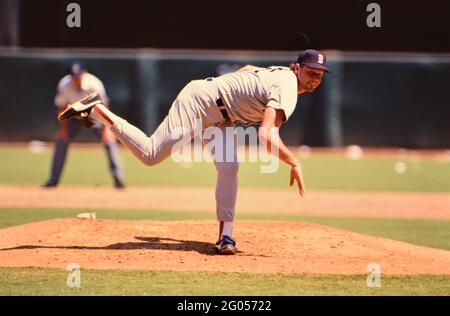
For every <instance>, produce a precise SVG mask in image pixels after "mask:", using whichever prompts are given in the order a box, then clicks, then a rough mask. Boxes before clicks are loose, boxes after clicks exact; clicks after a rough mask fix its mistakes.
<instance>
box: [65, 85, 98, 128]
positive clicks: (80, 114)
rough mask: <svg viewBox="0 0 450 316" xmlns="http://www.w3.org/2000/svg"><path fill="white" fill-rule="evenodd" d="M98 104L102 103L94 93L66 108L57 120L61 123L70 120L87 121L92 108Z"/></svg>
mask: <svg viewBox="0 0 450 316" xmlns="http://www.w3.org/2000/svg"><path fill="white" fill-rule="evenodd" d="M100 103H102V99H101V98H100V95H99V94H98V93H96V92H94V93H91V94H89V95H88V96H86V97H84V98H83V99H81V100H79V101H77V102H75V103H72V104H70V105H69V106H67V109H65V110H64V111H63V112H62V113H61V114H59V115H58V120H60V121H63V120H67V119H70V118H76V119H87V118H88V117H89V114H90V113H91V110H92V109H93V107H94V106H96V105H97V104H100Z"/></svg>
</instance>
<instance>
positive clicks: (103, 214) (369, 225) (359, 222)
mask: <svg viewBox="0 0 450 316" xmlns="http://www.w3.org/2000/svg"><path fill="white" fill-rule="evenodd" d="M86 211H95V212H96V214H97V218H101V219H127V220H144V219H148V220H160V221H165V220H191V219H197V220H206V219H207V220H214V219H215V214H214V212H209V213H208V212H169V211H150V210H85V209H52V208H44V209H22V208H17V209H11V208H8V209H1V208H0V228H5V227H9V226H14V225H20V224H25V223H31V222H35V221H41V220H47V219H52V218H69V217H75V216H76V215H77V214H79V213H82V212H86ZM237 220H283V221H304V222H310V223H317V224H321V225H327V226H331V227H336V228H339V229H344V230H349V231H353V232H358V233H362V234H367V235H372V236H380V237H385V238H389V239H394V240H401V241H404V242H408V243H412V244H416V245H422V246H427V247H434V248H441V249H447V250H450V221H444V220H409V219H408V220H404V219H374V218H358V217H356V218H355V217H320V216H297V215H280V214H272V215H270V214H265V215H258V214H239V215H238V216H237Z"/></svg>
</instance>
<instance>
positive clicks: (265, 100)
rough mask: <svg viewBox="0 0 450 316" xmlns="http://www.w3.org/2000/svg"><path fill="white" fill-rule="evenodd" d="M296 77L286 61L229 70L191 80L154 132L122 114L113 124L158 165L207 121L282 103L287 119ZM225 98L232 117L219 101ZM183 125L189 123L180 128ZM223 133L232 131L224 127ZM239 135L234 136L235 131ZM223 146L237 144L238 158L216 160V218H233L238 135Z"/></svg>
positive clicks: (258, 115)
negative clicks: (272, 65)
mask: <svg viewBox="0 0 450 316" xmlns="http://www.w3.org/2000/svg"><path fill="white" fill-rule="evenodd" d="M297 90H298V88H297V77H296V75H295V74H294V72H293V71H292V70H290V69H289V68H287V67H270V68H267V69H266V68H258V69H256V70H249V71H243V72H235V73H229V74H225V75H223V76H220V77H217V78H208V79H205V80H194V81H191V82H190V83H189V84H188V85H187V86H186V87H185V88H184V89H183V90H182V91H181V92H180V94H179V95H178V96H177V98H176V99H175V101H174V102H173V104H172V107H171V108H170V110H169V113H168V115H167V116H166V118H165V119H164V121H163V122H162V123H161V124H160V125H159V127H158V128H157V129H156V131H155V132H154V133H153V135H151V136H150V137H147V136H146V135H145V134H144V133H143V132H142V131H140V130H139V129H137V128H136V127H134V126H132V125H131V124H129V123H128V122H126V121H125V120H123V119H118V120H116V121H115V123H114V125H112V126H111V130H112V132H113V133H114V134H115V135H116V137H117V138H118V139H119V140H120V141H121V142H122V143H123V144H124V145H125V146H126V147H127V148H128V149H129V150H130V151H131V152H133V154H134V155H135V156H136V157H138V158H139V159H140V160H141V161H142V162H143V163H144V164H146V165H155V164H157V163H159V162H161V161H163V160H164V159H165V158H167V157H168V156H169V155H170V154H171V150H172V147H173V146H174V145H175V144H176V143H178V142H179V141H180V140H181V139H183V138H184V137H188V138H189V137H192V136H193V134H192V133H193V132H194V130H195V129H196V128H198V126H197V125H196V123H197V122H198V120H200V121H201V122H202V128H203V129H206V128H208V127H210V126H217V127H219V128H221V129H225V128H226V127H228V126H233V125H234V124H236V123H242V124H253V123H260V122H261V121H262V119H263V115H264V111H265V109H266V107H272V108H275V109H281V110H283V111H284V114H285V117H286V120H287V119H288V118H289V117H290V116H291V114H292V113H293V112H294V109H295V106H296V104H297V97H298V94H297ZM219 99H221V100H222V102H223V104H224V105H225V107H226V110H227V113H228V116H229V119H226V118H225V117H224V116H223V115H222V113H221V111H220V110H219V108H218V106H217V100H219ZM179 127H183V128H185V131H184V132H183V133H180V132H179V131H180V129H179ZM223 135H224V138H226V137H229V136H227V133H225V132H224V133H223ZM233 137H234V136H233ZM223 143H224V147H225V148H224V149H225V151H227V150H233V152H234V160H233V161H224V162H219V161H216V162H215V165H216V169H217V172H218V176H217V185H216V211H217V219H218V220H219V221H221V222H232V221H233V219H234V211H235V204H236V196H237V184H238V177H237V173H238V167H239V163H238V161H237V157H236V148H233V147H231V146H236V141H234V139H232V140H230V139H224V142H223Z"/></svg>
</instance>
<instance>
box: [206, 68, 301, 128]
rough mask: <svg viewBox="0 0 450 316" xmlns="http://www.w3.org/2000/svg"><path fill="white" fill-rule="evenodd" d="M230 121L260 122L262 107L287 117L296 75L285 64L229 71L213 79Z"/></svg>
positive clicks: (292, 106)
mask: <svg viewBox="0 0 450 316" xmlns="http://www.w3.org/2000/svg"><path fill="white" fill-rule="evenodd" d="M214 81H215V82H216V84H217V88H218V89H219V94H220V96H221V97H222V99H223V101H224V103H225V105H226V106H227V108H228V109H227V110H228V113H229V115H230V118H231V120H232V121H233V123H241V124H254V123H260V122H261V120H262V118H263V115H264V111H265V109H266V107H272V108H275V109H281V110H283V112H284V114H285V116H286V120H287V119H289V117H290V116H291V114H292V113H293V112H294V110H295V106H296V104H297V96H298V93H297V77H296V76H295V74H294V72H293V71H291V70H290V69H289V68H287V67H276V66H273V67H269V68H259V69H256V70H253V71H251V70H250V71H243V72H233V73H229V74H225V75H223V76H220V77H218V78H215V80H214Z"/></svg>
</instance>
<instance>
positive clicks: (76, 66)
mask: <svg viewBox="0 0 450 316" xmlns="http://www.w3.org/2000/svg"><path fill="white" fill-rule="evenodd" d="M85 71H86V68H84V66H83V65H82V64H81V63H78V62H76V63H73V64H72V65H71V66H70V68H69V73H70V74H71V75H72V76H74V77H79V76H81V75H82V74H83V73H84V72H85Z"/></svg>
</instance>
